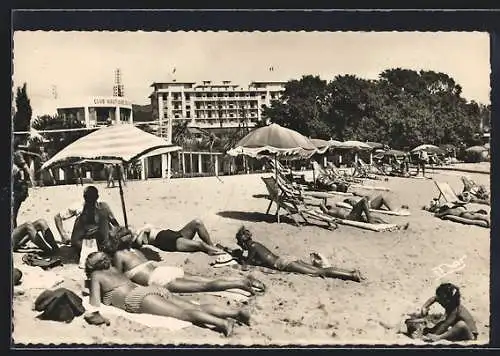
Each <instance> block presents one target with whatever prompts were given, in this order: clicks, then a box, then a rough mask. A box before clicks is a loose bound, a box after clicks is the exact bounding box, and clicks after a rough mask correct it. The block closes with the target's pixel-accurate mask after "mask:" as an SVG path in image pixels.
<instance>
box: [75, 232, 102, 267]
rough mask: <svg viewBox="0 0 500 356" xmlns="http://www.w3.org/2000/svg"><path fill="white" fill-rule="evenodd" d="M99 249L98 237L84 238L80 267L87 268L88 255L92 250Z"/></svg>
mask: <svg viewBox="0 0 500 356" xmlns="http://www.w3.org/2000/svg"><path fill="white" fill-rule="evenodd" d="M97 251H99V249H98V248H97V241H96V239H84V240H82V249H81V251H80V262H79V264H78V267H80V268H85V261H86V260H87V257H88V255H90V254H91V253H92V252H97Z"/></svg>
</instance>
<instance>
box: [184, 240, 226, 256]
mask: <svg viewBox="0 0 500 356" xmlns="http://www.w3.org/2000/svg"><path fill="white" fill-rule="evenodd" d="M175 244H176V250H177V251H179V252H205V253H206V254H208V255H216V254H221V253H222V252H221V250H219V249H218V248H216V247H213V246H211V245H208V244H207V243H205V242H203V241H193V240H190V239H186V238H183V237H180V238H178V239H177V241H176V242H175Z"/></svg>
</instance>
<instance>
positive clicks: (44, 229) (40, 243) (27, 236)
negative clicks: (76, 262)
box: [12, 219, 59, 253]
mask: <svg viewBox="0 0 500 356" xmlns="http://www.w3.org/2000/svg"><path fill="white" fill-rule="evenodd" d="M28 241H31V242H33V243H34V244H35V245H36V246H37V247H38V248H40V249H41V250H42V251H44V252H47V253H53V252H55V251H57V250H58V249H59V245H58V244H57V242H56V240H55V239H54V234H53V233H52V231H51V230H50V227H49V225H48V224H47V221H45V220H43V219H38V220H36V221H33V222H25V223H23V224H21V225H19V226H17V227H16V228H15V229H14V230H13V231H12V248H13V250H14V251H17V250H18V249H20V248H22V247H24V245H26V243H27V242H28Z"/></svg>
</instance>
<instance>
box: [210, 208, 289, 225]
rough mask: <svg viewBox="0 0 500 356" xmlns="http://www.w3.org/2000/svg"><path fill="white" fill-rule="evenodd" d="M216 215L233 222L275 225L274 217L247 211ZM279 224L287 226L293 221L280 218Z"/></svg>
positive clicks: (283, 217)
mask: <svg viewBox="0 0 500 356" xmlns="http://www.w3.org/2000/svg"><path fill="white" fill-rule="evenodd" d="M217 215H219V216H221V217H223V218H228V219H235V220H242V221H251V222H267V223H271V224H274V223H276V217H275V216H274V215H273V214H265V213H259V212H248V211H220V212H218V213H217ZM280 222H283V223H287V224H291V225H293V224H294V221H293V220H292V219H290V218H288V217H286V216H281V217H280Z"/></svg>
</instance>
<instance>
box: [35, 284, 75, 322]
mask: <svg viewBox="0 0 500 356" xmlns="http://www.w3.org/2000/svg"><path fill="white" fill-rule="evenodd" d="M35 310H36V311H39V312H42V314H40V315H39V316H38V318H40V319H42V320H53V321H61V322H66V323H70V322H71V321H72V320H73V319H74V318H75V317H78V316H80V315H82V314H83V313H85V308H84V307H83V304H82V299H81V298H80V297H79V296H77V295H76V294H75V293H73V292H72V291H70V290H69V289H66V288H58V289H55V290H45V291H43V292H42V294H40V295H39V296H38V298H36V300H35Z"/></svg>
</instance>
